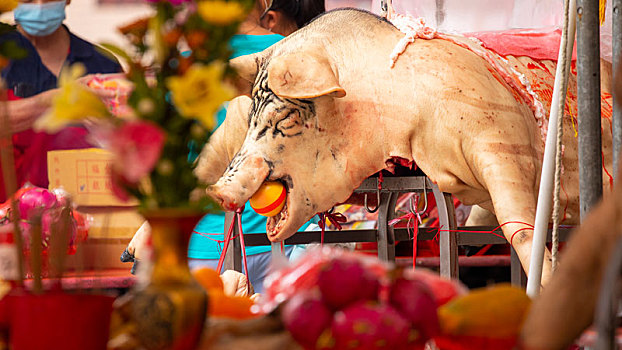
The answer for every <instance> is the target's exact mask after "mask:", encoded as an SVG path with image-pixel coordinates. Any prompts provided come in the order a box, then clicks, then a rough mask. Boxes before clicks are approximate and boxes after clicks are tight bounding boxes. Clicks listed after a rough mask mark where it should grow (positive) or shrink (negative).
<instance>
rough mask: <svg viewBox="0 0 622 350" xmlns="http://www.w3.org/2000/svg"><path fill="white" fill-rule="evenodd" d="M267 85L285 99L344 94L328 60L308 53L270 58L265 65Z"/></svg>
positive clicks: (339, 95) (341, 95) (342, 95)
mask: <svg viewBox="0 0 622 350" xmlns="http://www.w3.org/2000/svg"><path fill="white" fill-rule="evenodd" d="M268 86H269V87H270V89H272V91H273V92H274V93H275V94H276V95H277V96H280V97H285V98H314V97H320V96H325V95H330V96H333V97H344V96H345V95H346V91H345V90H344V89H343V88H342V87H341V86H339V81H338V79H337V75H336V74H335V72H334V71H333V68H332V67H331V65H330V63H329V62H328V60H327V59H326V58H324V57H319V56H317V55H314V54H308V53H305V54H304V55H303V54H300V53H297V54H287V55H283V56H277V57H273V58H272V60H271V61H270V64H269V65H268Z"/></svg>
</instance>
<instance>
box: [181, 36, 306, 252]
mask: <svg viewBox="0 0 622 350" xmlns="http://www.w3.org/2000/svg"><path fill="white" fill-rule="evenodd" d="M283 38H284V36H282V35H278V34H272V35H234V36H233V37H232V38H231V41H230V42H229V43H230V46H231V49H232V50H233V55H231V58H235V57H238V56H243V55H250V54H253V53H257V52H260V51H263V50H265V49H266V48H268V47H269V46H271V45H272V44H274V43H276V42H278V41H279V40H281V39H283ZM226 115H227V111H226V109H225V108H222V109H221V110H220V111H219V112H218V114H217V119H218V124H217V125H218V126H220V124H222V122H223V121H224V120H225V116H226ZM310 223H311V222H307V223H306V224H304V225H303V226H302V227H301V228H300V230H301V231H302V230H304V229H306V228H307V226H309V224H310ZM224 226H225V213H224V212H220V213H215V214H207V215H205V216H204V217H203V218H202V219H201V221H199V223H198V224H197V226H196V227H195V228H194V231H195V232H193V233H192V237H190V244H189V246H188V257H189V258H191V259H218V258H220V255H221V253H222V248H223V244H222V243H219V242H216V241H223V240H224V234H222V233H223V232H224V230H225V227H224ZM227 229H229V228H228V227H227ZM242 230H243V231H244V233H266V218H265V217H264V216H261V215H259V214H257V213H256V212H255V211H254V210H253V208H251V206H250V204H249V203H248V202H247V203H246V205H245V206H244V213H243V214H242ZM214 233H219V234H217V235H215V234H214ZM270 249H271V248H270V246H257V247H246V255H255V254H260V253H266V252H269V251H270Z"/></svg>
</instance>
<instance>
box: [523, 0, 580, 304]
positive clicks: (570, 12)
mask: <svg viewBox="0 0 622 350" xmlns="http://www.w3.org/2000/svg"><path fill="white" fill-rule="evenodd" d="M576 6H577V5H576V0H565V1H564V29H563V31H562V37H561V41H560V47H559V55H558V59H557V70H556V72H555V85H554V87H553V100H552V101H551V112H550V116H549V133H548V135H547V138H546V145H545V149H544V159H543V163H542V176H541V178H540V191H539V192H538V206H537V211H536V221H535V225H534V232H533V239H532V243H531V261H530V262H529V275H528V280H527V294H528V295H529V296H530V297H532V298H533V297H536V296H537V295H538V294H539V293H540V287H541V281H542V263H543V260H544V249H545V245H546V236H547V231H548V223H549V218H550V216H549V214H550V213H551V192H552V191H551V185H554V190H553V192H554V193H553V196H554V197H555V207H554V211H553V215H554V217H553V234H554V235H555V236H557V232H556V231H557V221H558V218H557V216H558V215H559V188H560V187H561V186H560V185H561V182H560V178H561V156H562V146H561V137H562V133H561V130H562V126H563V125H562V118H563V115H564V105H565V101H566V90H567V88H568V73H569V70H570V61H571V59H572V49H573V46H574V34H575V29H576V25H575V24H576ZM553 158H554V159H555V168H553V164H552V163H553ZM553 171H555V173H554V174H553ZM553 179H554V180H553ZM553 181H554V184H552V182H553ZM554 249H555V250H556V249H557V248H554Z"/></svg>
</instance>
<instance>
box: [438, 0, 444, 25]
mask: <svg viewBox="0 0 622 350" xmlns="http://www.w3.org/2000/svg"><path fill="white" fill-rule="evenodd" d="M444 22H445V0H436V28H439V29H440V28H441V26H442V25H443V23H444Z"/></svg>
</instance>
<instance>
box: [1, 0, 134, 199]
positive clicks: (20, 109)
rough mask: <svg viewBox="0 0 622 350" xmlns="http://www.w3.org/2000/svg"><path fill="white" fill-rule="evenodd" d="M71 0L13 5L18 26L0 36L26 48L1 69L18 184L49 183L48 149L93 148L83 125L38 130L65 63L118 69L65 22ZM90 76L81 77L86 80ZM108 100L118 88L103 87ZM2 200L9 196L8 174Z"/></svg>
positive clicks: (31, 0)
mask: <svg viewBox="0 0 622 350" xmlns="http://www.w3.org/2000/svg"><path fill="white" fill-rule="evenodd" d="M70 2H71V0H60V1H51V0H21V1H20V2H19V4H18V6H17V7H16V8H15V10H14V12H13V13H14V17H15V23H16V25H17V30H16V31H13V32H10V33H6V34H4V35H2V36H0V43H4V42H8V41H13V42H14V43H16V44H17V46H19V47H21V48H23V49H24V50H26V52H27V56H26V57H25V58H22V59H19V60H12V61H10V62H9V63H8V65H7V66H6V67H5V68H4V69H3V70H2V79H3V80H4V82H5V85H6V88H7V99H8V102H7V111H8V116H9V122H10V124H11V131H12V133H13V149H14V156H15V168H16V173H17V174H16V175H17V186H18V187H21V186H22V185H24V184H25V183H26V182H30V183H32V184H33V185H35V186H39V187H45V188H47V187H48V174H47V152H48V151H52V150H63V149H80V148H89V147H93V146H92V145H91V144H90V143H89V142H87V140H86V136H87V131H86V129H85V128H83V127H80V126H71V127H67V128H65V129H63V130H61V131H60V132H58V133H56V134H47V133H44V132H34V131H33V130H32V126H33V123H34V122H35V120H37V119H38V118H39V117H40V116H41V115H42V114H43V113H44V112H45V111H46V110H47V109H48V108H49V107H50V106H51V104H52V100H53V98H54V96H55V95H56V93H57V91H58V90H57V87H58V77H59V76H60V74H61V71H62V70H63V68H64V67H67V66H69V65H72V64H74V63H80V64H82V65H83V66H84V67H85V69H86V74H95V73H119V72H121V71H122V69H121V66H120V65H119V63H118V62H117V61H116V59H114V57H112V56H109V55H106V54H104V53H103V51H101V50H99V49H98V48H97V47H96V46H94V45H93V44H91V43H89V42H87V41H85V40H84V39H81V38H79V37H78V36H76V35H74V34H73V33H71V32H70V31H69V28H67V26H65V25H64V24H63V21H64V19H65V7H66V6H67V5H69V3H70ZM89 79H90V78H89V77H88V76H87V77H84V78H83V79H81V81H83V82H85V83H86V82H87V81H88V80H89ZM97 94H98V95H99V96H100V97H101V98H103V99H105V98H110V97H112V96H113V94H114V92H110V91H104V90H98V91H97ZM2 180H3V181H2V184H0V201H4V200H6V197H7V196H6V193H5V187H4V178H2Z"/></svg>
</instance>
